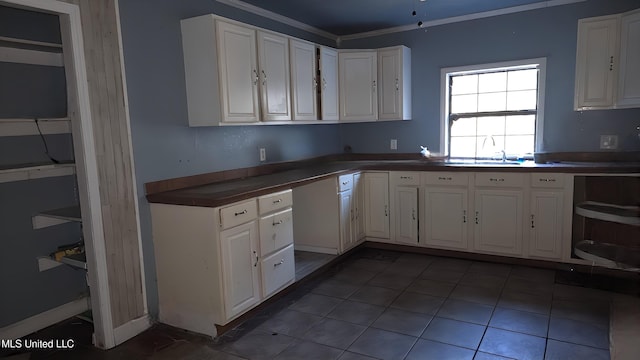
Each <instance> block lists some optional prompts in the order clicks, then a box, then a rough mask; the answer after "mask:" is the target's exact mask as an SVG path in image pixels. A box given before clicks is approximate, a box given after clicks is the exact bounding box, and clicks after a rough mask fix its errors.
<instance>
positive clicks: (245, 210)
mask: <svg viewBox="0 0 640 360" xmlns="http://www.w3.org/2000/svg"><path fill="white" fill-rule="evenodd" d="M246 213H247V209H244V210H242V211H240V212H237V213H234V215H235V216H239V215H244V214H246Z"/></svg>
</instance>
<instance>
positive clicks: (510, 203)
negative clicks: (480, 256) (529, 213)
mask: <svg viewBox="0 0 640 360" xmlns="http://www.w3.org/2000/svg"><path fill="white" fill-rule="evenodd" d="M475 194H476V195H475V214H474V222H475V231H474V243H475V249H476V250H480V251H488V252H493V253H499V254H508V255H521V254H522V211H523V208H522V207H523V203H522V198H523V195H522V191H515V190H476V191H475Z"/></svg>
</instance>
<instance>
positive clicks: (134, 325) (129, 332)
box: [113, 314, 151, 346]
mask: <svg viewBox="0 0 640 360" xmlns="http://www.w3.org/2000/svg"><path fill="white" fill-rule="evenodd" d="M149 327H151V318H150V317H149V315H148V314H146V315H143V316H141V317H139V318H137V319H133V320H131V321H129V322H127V323H125V324H122V325H120V326H118V327H117V328H115V329H113V337H114V339H115V343H116V346H118V345H120V344H122V343H123V342H125V341H127V340H129V339H131V338H132V337H134V336H136V335H138V334H140V333H141V332H143V331H145V330H147V329H148V328H149Z"/></svg>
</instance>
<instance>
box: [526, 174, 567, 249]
mask: <svg viewBox="0 0 640 360" xmlns="http://www.w3.org/2000/svg"><path fill="white" fill-rule="evenodd" d="M568 182H569V181H565V178H564V176H563V174H546V173H534V174H531V193H530V197H529V199H530V213H529V218H528V219H526V222H525V229H528V232H529V249H528V250H529V256H530V257H537V258H543V259H551V260H560V259H561V258H562V245H563V243H564V240H563V239H564V233H565V230H568V229H569V228H570V227H571V226H570V225H567V224H566V223H565V222H566V219H567V218H570V216H568V215H565V212H566V210H565V205H566V204H565V197H566V196H567V191H566V189H565V183H568ZM568 203H571V201H568ZM569 240H570V239H568V241H569Z"/></svg>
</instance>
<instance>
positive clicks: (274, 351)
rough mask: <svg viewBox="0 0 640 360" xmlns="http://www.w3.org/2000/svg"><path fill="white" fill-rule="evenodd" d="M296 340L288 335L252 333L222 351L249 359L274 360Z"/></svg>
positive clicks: (222, 348) (223, 347) (224, 347)
mask: <svg viewBox="0 0 640 360" xmlns="http://www.w3.org/2000/svg"><path fill="white" fill-rule="evenodd" d="M295 341H296V340H295V339H294V338H292V337H290V336H286V335H281V334H278V335H273V334H270V333H265V332H261V331H252V332H250V333H248V334H246V335H245V336H243V337H241V338H240V339H238V340H236V341H234V342H232V343H228V344H224V345H223V346H222V347H221V349H220V350H222V351H224V352H227V353H231V354H235V355H239V356H241V357H244V358H247V359H252V360H253V359H256V360H261V359H272V358H273V357H274V356H276V355H278V354H279V353H281V352H282V351H283V350H284V349H286V348H287V347H288V346H289V345H290V344H291V343H293V342H295Z"/></svg>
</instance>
